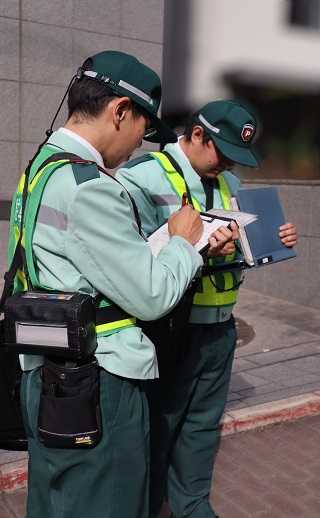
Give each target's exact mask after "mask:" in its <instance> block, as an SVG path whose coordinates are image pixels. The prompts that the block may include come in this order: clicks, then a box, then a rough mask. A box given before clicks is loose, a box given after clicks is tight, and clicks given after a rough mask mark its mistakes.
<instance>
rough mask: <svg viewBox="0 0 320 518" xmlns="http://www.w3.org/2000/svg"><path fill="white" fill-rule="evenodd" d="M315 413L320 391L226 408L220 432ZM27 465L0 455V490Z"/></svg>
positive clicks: (20, 480) (8, 489)
mask: <svg viewBox="0 0 320 518" xmlns="http://www.w3.org/2000/svg"><path fill="white" fill-rule="evenodd" d="M318 414H320V391H316V392H312V393H309V394H302V395H300V396H293V397H290V398H287V399H281V400H279V401H273V402H271V403H263V404H261V405H256V406H252V407H247V408H241V409H239V410H234V411H232V410H231V411H228V412H227V413H226V414H225V415H224V417H223V419H222V422H221V427H220V428H221V435H222V436H223V437H225V436H228V435H233V434H236V433H239V432H245V431H248V430H253V429H258V428H264V427H266V426H269V425H272V424H277V423H281V422H288V421H295V420H297V419H300V418H302V417H307V416H312V415H318ZM27 467H28V458H27V455H25V457H24V458H22V459H21V458H20V459H19V460H15V461H13V462H4V463H2V464H1V455H0V492H4V493H12V492H14V491H17V490H18V489H23V488H25V487H26V486H27V480H28V472H27Z"/></svg>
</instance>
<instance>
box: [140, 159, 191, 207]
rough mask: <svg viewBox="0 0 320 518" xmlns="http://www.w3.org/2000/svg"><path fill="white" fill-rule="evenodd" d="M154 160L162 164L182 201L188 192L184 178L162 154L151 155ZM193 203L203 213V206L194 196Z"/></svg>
mask: <svg viewBox="0 0 320 518" xmlns="http://www.w3.org/2000/svg"><path fill="white" fill-rule="evenodd" d="M150 154H151V155H152V156H154V158H155V159H156V160H157V162H159V163H160V165H161V167H162V169H164V170H165V172H166V173H167V179H168V180H169V182H170V183H171V185H172V187H173V189H174V190H175V192H176V193H177V195H178V196H179V199H180V200H181V199H182V196H183V194H184V193H185V192H186V190H187V189H186V182H185V180H184V178H182V176H181V175H180V174H179V173H178V172H177V171H176V170H175V169H174V167H173V165H172V164H171V162H170V160H169V159H168V158H167V157H166V155H164V154H163V153H161V152H158V151H156V152H153V153H150ZM192 203H193V206H194V208H195V209H196V210H198V211H201V205H200V203H199V202H198V200H197V199H196V198H194V196H192Z"/></svg>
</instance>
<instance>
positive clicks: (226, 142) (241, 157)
mask: <svg viewBox="0 0 320 518" xmlns="http://www.w3.org/2000/svg"><path fill="white" fill-rule="evenodd" d="M197 118H198V120H199V123H200V124H201V126H202V127H203V128H204V129H205V131H206V133H208V134H209V135H210V137H211V138H212V140H213V142H214V143H215V145H216V146H217V148H218V149H219V151H220V152H221V153H222V154H223V155H224V156H225V157H227V158H229V159H230V160H232V161H233V162H235V163H237V164H241V165H246V166H249V167H258V166H259V161H258V158H257V155H256V151H255V150H254V147H253V145H252V140H253V138H254V135H255V133H256V128H257V121H256V119H255V117H254V116H253V115H252V114H251V113H250V112H248V110H247V109H246V108H245V107H244V106H242V105H241V104H240V103H238V102H237V101H229V100H226V101H213V102H211V103H208V104H206V105H205V106H204V107H203V108H201V110H199V112H198V113H197Z"/></svg>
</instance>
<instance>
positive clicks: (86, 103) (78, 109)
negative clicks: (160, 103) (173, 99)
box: [68, 58, 143, 118]
mask: <svg viewBox="0 0 320 518" xmlns="http://www.w3.org/2000/svg"><path fill="white" fill-rule="evenodd" d="M81 68H82V70H91V68H92V59H91V58H88V59H87V60H86V61H85V62H84V63H83V65H82V67H81ZM116 97H119V95H117V94H115V93H114V92H113V91H112V89H111V88H109V87H108V86H107V85H106V84H104V83H103V82H102V81H99V80H97V79H94V78H91V77H87V76H82V77H81V78H80V79H75V81H74V83H73V85H72V86H71V88H70V91H69V95H68V117H69V118H70V117H71V116H72V115H73V114H79V115H81V116H83V117H85V118H90V117H98V116H99V115H100V113H101V112H102V111H103V110H104V108H105V107H106V106H108V104H109V103H110V102H111V101H112V100H113V99H115V98H116ZM131 103H132V113H133V116H134V117H138V116H140V115H143V110H142V109H141V110H140V107H139V106H138V105H137V104H136V103H134V102H133V101H131Z"/></svg>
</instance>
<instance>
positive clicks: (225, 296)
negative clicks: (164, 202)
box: [150, 152, 238, 307]
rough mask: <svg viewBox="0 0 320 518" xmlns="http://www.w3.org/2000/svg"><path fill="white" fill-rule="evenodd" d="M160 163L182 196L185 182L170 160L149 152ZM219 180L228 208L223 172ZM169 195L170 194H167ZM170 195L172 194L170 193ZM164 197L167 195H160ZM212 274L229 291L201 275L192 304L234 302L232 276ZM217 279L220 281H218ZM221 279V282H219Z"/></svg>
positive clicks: (235, 293) (197, 207)
mask: <svg viewBox="0 0 320 518" xmlns="http://www.w3.org/2000/svg"><path fill="white" fill-rule="evenodd" d="M150 154H151V155H152V156H153V157H154V158H155V159H156V160H157V161H158V162H159V164H160V165H161V167H162V169H164V170H165V172H166V173H167V179H168V180H169V182H170V184H171V186H172V188H173V189H174V190H175V192H176V193H177V195H178V196H179V198H180V199H181V198H182V195H183V193H184V192H186V190H187V189H186V182H185V180H184V178H183V177H182V176H181V175H180V174H179V173H178V171H176V170H175V169H174V167H173V165H172V164H171V162H170V160H169V159H168V157H167V156H166V155H164V154H163V153H161V152H153V153H150ZM217 179H218V182H219V192H220V195H221V200H222V206H223V208H224V209H225V210H229V209H230V208H231V207H230V205H231V203H230V198H231V192H230V189H229V186H228V184H227V182H226V180H225V179H224V177H223V174H221V175H219V176H218V177H217ZM169 196H170V195H169ZM171 196H172V195H171ZM154 197H156V198H160V196H158V195H155V196H154ZM161 197H163V198H164V199H166V198H167V196H161ZM192 201H193V205H194V207H195V209H197V210H199V211H201V205H200V203H199V202H198V201H197V200H196V199H195V198H194V197H193V196H192ZM234 257H235V254H230V255H228V256H226V257H225V258H224V260H223V262H231V261H233V260H234ZM216 277H217V278H215V276H214V275H212V279H213V281H214V284H216V285H217V286H221V287H223V289H224V290H230V291H219V290H218V291H217V290H216V288H215V286H214V284H213V283H212V282H211V280H210V277H209V276H206V277H202V288H203V291H202V293H196V294H195V296H194V299H193V304H194V305H196V306H206V307H210V306H211V307H214V306H226V305H231V304H234V303H235V302H236V300H237V294H238V291H237V290H236V289H235V290H232V287H233V286H235V285H236V281H235V279H234V276H233V275H232V273H230V272H224V273H219V274H217V275H216ZM218 280H220V282H219V283H218ZM221 281H222V282H221Z"/></svg>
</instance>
